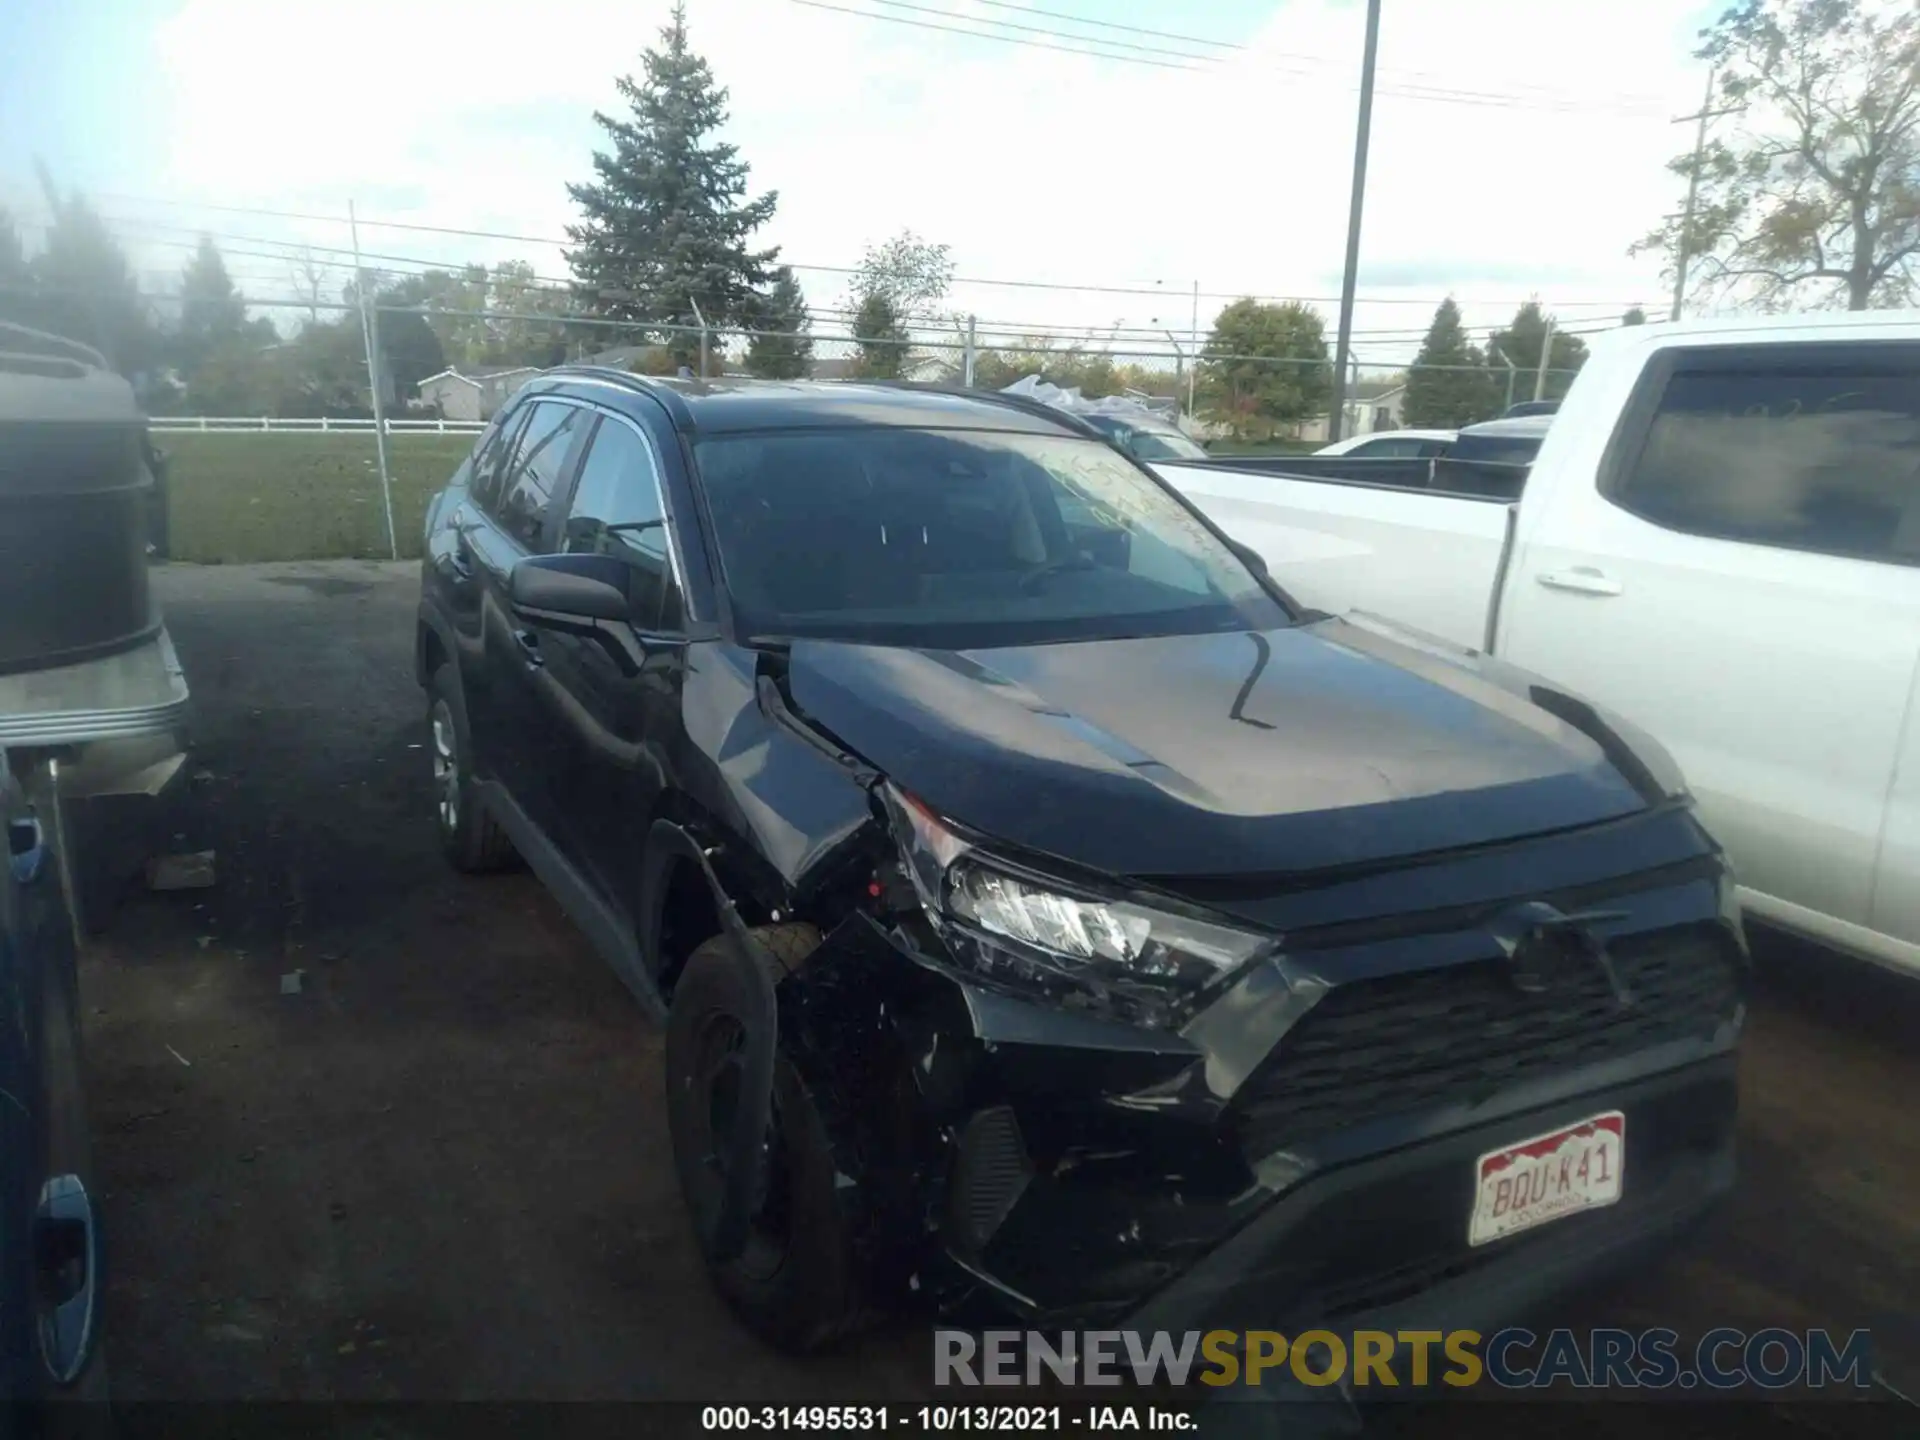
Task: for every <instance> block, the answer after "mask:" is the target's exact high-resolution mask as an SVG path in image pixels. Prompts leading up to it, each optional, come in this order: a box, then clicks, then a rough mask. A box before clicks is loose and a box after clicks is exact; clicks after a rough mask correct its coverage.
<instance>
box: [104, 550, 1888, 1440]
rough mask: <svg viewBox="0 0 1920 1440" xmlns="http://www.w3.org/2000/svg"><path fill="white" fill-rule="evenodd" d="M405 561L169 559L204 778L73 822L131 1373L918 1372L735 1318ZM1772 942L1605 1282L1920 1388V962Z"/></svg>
mask: <svg viewBox="0 0 1920 1440" xmlns="http://www.w3.org/2000/svg"><path fill="white" fill-rule="evenodd" d="M416 575H417V572H416V570H415V569H414V567H412V566H410V565H386V564H375V563H371V562H357V561H335V562H313V563H301V564H286V565H258V566H237V567H209V568H199V567H191V566H172V567H167V568H165V569H162V570H160V571H157V572H156V583H157V584H158V587H159V591H160V594H161V597H162V601H163V603H164V605H165V607H166V612H167V616H168V622H169V626H170V628H171V630H172V632H173V635H174V638H175V641H176V643H177V645H178V647H179V650H180V654H181V657H182V659H183V661H184V662H185V664H186V666H187V669H188V674H189V678H190V680H191V682H192V684H193V689H194V694H195V701H196V713H195V731H194V753H193V756H192V758H191V759H190V761H189V763H188V770H189V772H190V775H191V777H192V778H191V780H190V782H189V783H186V784H181V785H177V786H176V787H175V789H174V790H173V791H172V792H171V793H170V795H169V797H168V798H167V799H166V801H165V802H164V803H163V804H162V805H161V806H159V807H154V806H151V805H148V806H146V807H144V808H142V807H140V806H137V805H132V804H128V803H126V802H114V803H113V804H112V805H111V806H100V807H98V808H97V809H96V810H95V812H94V813H92V814H90V815H88V816H86V817H84V819H83V825H82V830H81V833H82V837H83V840H84V841H85V843H86V844H87V845H88V846H89V847H90V852H89V853H90V866H89V876H90V879H89V885H88V892H87V901H88V904H89V907H90V914H91V919H92V923H93V924H94V926H95V929H96V931H97V933H96V935H95V938H94V942H93V944H92V946H91V949H90V954H89V957H88V960H87V962H86V967H85V971H84V974H83V984H84V987H85V994H86V1004H87V1007H88V1017H87V1019H88V1033H87V1036H86V1041H87V1045H88V1059H89V1067H90V1087H91V1091H90V1102H91V1105H92V1107H93V1112H94V1116H95V1122H96V1132H97V1136H98V1140H97V1146H98V1154H97V1161H98V1166H99V1169H100V1171H101V1175H102V1180H103V1183H104V1186H105V1189H106V1192H107V1194H106V1201H105V1208H106V1221H107V1227H108V1235H109V1241H110V1246H111V1250H110V1290H109V1296H108V1306H107V1322H108V1331H107V1333H108V1336H109V1345H110V1355H111V1359H112V1365H113V1373H114V1382H115V1390H116V1393H117V1394H118V1396H120V1397H121V1398H125V1399H136V1400H137V1399H175V1400H236V1399H255V1398H260V1399H265V1398H276V1399H308V1400H330V1401H341V1400H359V1399H365V1400H386V1399H422V1398H424V1399H505V1398H513V1399H539V1398H556V1399H557V1398H568V1399H641V1398H681V1399H689V1400H701V1401H707V1402H712V1401H714V1400H716V1399H724V1400H727V1401H736V1402H758V1401H769V1402H779V1401H793V1400H801V1399H840V1400H864V1401H872V1400H879V1399H906V1398H909V1397H912V1396H915V1395H918V1394H920V1393H922V1390H923V1386H924V1384H925V1382H926V1380H927V1378H928V1371H929V1369H930V1348H929V1346H928V1343H927V1340H926V1337H925V1335H924V1332H923V1331H920V1330H918V1329H916V1328H914V1327H911V1326H907V1327H902V1328H901V1329H900V1330H898V1331H896V1332H894V1333H891V1334H882V1335H879V1336H876V1337H873V1338H870V1339H868V1340H866V1341H864V1342H862V1343H860V1344H859V1345H858V1346H857V1347H855V1348H854V1349H853V1350H851V1351H850V1352H848V1353H845V1354H842V1355H837V1356H833V1357H829V1358H826V1359H822V1360H816V1361H812V1362H809V1363H805V1364H801V1363H797V1362H794V1361H790V1360H787V1359H784V1358H782V1357H780V1356H778V1355H775V1354H773V1353H771V1352H769V1351H767V1350H766V1349H764V1348H763V1347H761V1346H760V1345H759V1344H758V1343H757V1342H755V1341H754V1340H752V1339H751V1338H750V1337H749V1336H747V1335H746V1334H745V1333H744V1332H743V1331H741V1330H740V1329H739V1328H738V1327H737V1326H736V1325H735V1324H734V1323H733V1321H732V1320H731V1319H730V1317H729V1316H728V1315H727V1313H726V1312H725V1310H724V1309H723V1308H722V1306H721V1304H720V1302H719V1301H718V1300H717V1299H716V1298H715V1297H714V1295H713V1293H712V1292H711V1291H710V1290H709V1288H708V1286H707V1284H706V1282H705V1280H704V1278H703V1276H702V1274H701V1271H700V1269H699V1265H698V1262H697V1260H696V1258H695V1256H694V1252H693V1248H692V1246H691V1244H690V1243H689V1239H688V1234H687V1230H686V1226H685V1222H684V1217H683V1214H682V1211H681V1207H680V1202H679V1198H678V1195H677V1192H676V1189H675V1185H674V1181H673V1176H672V1167H671V1162H670V1159H669V1149H668V1143H667V1136H666V1131H665V1121H664V1113H663V1106H662V1105H661V1104H660V1103H659V1093H658V1092H659V1085H660V1073H659V1072H660V1054H659V1050H660V1039H659V1036H658V1035H657V1034H655V1033H653V1032H652V1031H651V1030H650V1028H649V1027H648V1026H647V1024H646V1022H645V1021H644V1020H643V1018H642V1017H641V1015H640V1013H639V1011H638V1009H637V1007H636V1006H635V1005H634V1004H633V1003H632V1002H631V1001H630V999H629V997H628V996H627V994H626V992H625V991H624V990H623V989H622V988H621V987H620V985H619V984H618V983H617V982H616V981H615V979H614V978H613V976H612V974H611V972H610V971H609V970H608V969H607V968H606V967H605V966H604V965H603V964H602V963H601V962H600V961H599V960H598V959H597V958H596V957H595V956H594V955H593V954H592V953H591V952H590V951H589V949H588V947H587V945H586V943H585V942H584V940H583V939H582V938H581V937H580V936H579V935H578V934H577V933H576V932H575V931H574V930H573V929H572V927H571V926H570V925H569V924H568V922H567V921H566V920H565V919H564V918H563V917H562V915H561V914H560V912H559V910H558V909H557V907H556V906H555V905H554V904H553V903H552V902H551V901H550V900H549V899H548V897H547V896H546V894H545V892H544V891H543V890H542V889H541V887H540V886H539V885H538V883H537V882H535V881H534V880H533V879H531V878H530V877H529V876H526V875H524V874H521V875H508V876H503V877H497V878H487V879H469V878H463V877H459V876H456V875H454V874H453V873H452V872H451V871H450V870H448V869H447V867H446V866H445V865H444V864H443V863H442V862H441V860H440V857H439V854H438V851H437V849H436V847H435V843H434V835H433V829H432V824H431V819H430V807H429V800H428V783H427V782H428V765H427V756H426V751H425V750H424V749H423V748H422V744H423V741H424V739H425V736H424V725H423V723H422V702H421V699H420V694H419V691H418V690H417V689H416V688H415V686H414V683H413V677H412V671H411V664H412V656H411V648H410V647H411V636H412V616H413V606H414V600H415V596H416V593H417V579H416ZM202 849H212V850H214V851H215V852H216V854H217V857H218V859H217V865H218V883H217V884H216V885H215V886H214V887H213V888H212V889H208V890H199V891H182V892H176V893H166V894H156V893H150V892H149V891H148V890H147V889H146V888H145V886H144V883H143V880H142V877H141V873H140V872H141V867H142V863H143V861H144V859H145V858H146V856H147V855H148V854H151V853H153V852H154V851H156V850H168V851H193V850H202ZM1761 958H1762V961H1763V983H1762V987H1761V993H1760V996H1759V998H1758V1001H1757V1005H1756V1011H1755V1015H1754V1020H1753V1026H1752V1031H1751V1039H1750V1043H1749V1044H1748V1047H1747V1050H1746V1055H1745V1060H1744V1076H1743V1081H1744V1090H1745V1095H1744V1119H1743V1134H1742V1144H1743V1152H1742V1165H1743V1179H1742V1184H1741V1187H1740V1190H1739V1193H1738V1196H1737V1198H1736V1199H1735V1200H1734V1201H1733V1202H1732V1204H1731V1206H1730V1208H1729V1209H1728V1211H1727V1212H1726V1213H1725V1215H1724V1216H1723V1217H1722V1218H1721V1220H1720V1221H1719V1223H1717V1224H1716V1225H1715V1226H1714V1227H1713V1228H1712V1230H1711V1231H1710V1232H1709V1233H1708V1234H1706V1235H1704V1236H1703V1237H1701V1239H1700V1240H1699V1241H1698V1242H1697V1243H1695V1244H1694V1245H1692V1246H1691V1247H1690V1248H1689V1249H1687V1250H1686V1251H1684V1252H1683V1253H1681V1254H1679V1255H1677V1256H1676V1257H1675V1258H1674V1259H1673V1260H1672V1262H1671V1263H1669V1264H1668V1265H1666V1266H1665V1267H1664V1268H1662V1269H1661V1270H1659V1271H1658V1272H1656V1273H1651V1274H1645V1275H1637V1276H1630V1277H1623V1279H1622V1282H1621V1284H1620V1285H1619V1287H1618V1288H1617V1290H1615V1291H1614V1292H1612V1293H1610V1294H1609V1295H1607V1296H1605V1297H1603V1298H1602V1299H1600V1300H1598V1301H1595V1302H1592V1305H1591V1306H1590V1307H1588V1308H1587V1309H1586V1310H1585V1311H1584V1312H1583V1313H1584V1314H1585V1315H1586V1318H1589V1319H1591V1320H1594V1321H1596V1322H1598V1321H1605V1322H1609V1323H1621V1324H1630V1325H1653V1324H1671V1325H1673V1326H1674V1327H1676V1328H1678V1329H1680V1330H1682V1331H1683V1332H1688V1333H1697V1332H1699V1331H1701V1330H1704V1329H1706V1328H1709V1327H1711V1326H1713V1325H1733V1326H1740V1327H1743V1328H1747V1329H1757V1328H1760V1327H1762V1326H1765V1325H1784V1326H1788V1327H1792V1328H1801V1327H1805V1326H1813V1325H1828V1326H1831V1327H1834V1328H1836V1329H1839V1330H1842V1331H1848V1330H1852V1329H1854V1328H1857V1327H1867V1328H1870V1329H1871V1330H1873V1331H1874V1333H1875V1337H1876V1353H1877V1355H1878V1357H1879V1361H1878V1364H1879V1369H1880V1372H1881V1374H1882V1377H1883V1380H1884V1382H1885V1383H1886V1384H1887V1385H1888V1386H1890V1387H1893V1388H1895V1389H1897V1390H1901V1391H1904V1392H1905V1393H1906V1394H1908V1395H1920V1318H1917V1317H1916V1312H1917V1311H1920V1304H1917V1303H1916V1299H1915V1297H1917V1296H1920V1205H1917V1204H1916V1202H1915V1198H1914V1197H1915V1196H1916V1195H1920V1126H1916V1125H1915V1123H1914V1120H1913V1115H1914V1104H1915V1100H1916V1097H1920V1023H1917V1022H1920V985H1916V984H1909V983H1906V982H1903V981H1900V980H1896V979H1894V978H1893V977H1890V976H1886V975H1882V974H1880V973H1877V972H1872V971H1868V970H1866V969H1864V968H1862V967H1858V966H1854V965H1851V964H1849V963H1846V962H1843V961H1841V960H1839V959H1837V958H1836V957H1832V956H1829V955H1824V954H1818V953H1811V952H1807V951H1804V950H1801V949H1799V948H1797V947H1792V946H1788V945H1785V944H1767V945H1763V946H1762V947H1761ZM289 976H292V977H297V981H296V980H288V979H287V977H289ZM296 983H297V985H298V990H297V993H291V994H289V993H285V991H286V988H288V987H291V986H293V985H294V984H296ZM1892 1403H1897V1402H1892ZM1914 1418H1915V1420H1916V1427H1915V1428H1916V1429H1920V1412H1916V1413H1915V1416H1914ZM1636 1423H1637V1422H1636ZM1438 1428H1442V1427H1440V1426H1436V1427H1435V1433H1437V1430H1438ZM1556 1428H1564V1427H1562V1426H1560V1425H1558V1424H1557V1425H1556Z"/></svg>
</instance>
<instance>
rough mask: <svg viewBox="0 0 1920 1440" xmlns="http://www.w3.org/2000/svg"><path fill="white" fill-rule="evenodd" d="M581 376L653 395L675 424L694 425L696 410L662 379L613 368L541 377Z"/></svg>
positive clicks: (564, 370) (555, 371)
mask: <svg viewBox="0 0 1920 1440" xmlns="http://www.w3.org/2000/svg"><path fill="white" fill-rule="evenodd" d="M569 377H577V378H579V379H581V380H599V381H602V382H604V383H607V384H611V385H618V386H619V387H620V388H621V389H623V390H631V391H633V392H634V393H635V394H636V395H651V396H652V397H653V398H654V399H656V400H658V401H659V402H660V403H661V404H662V405H663V406H665V407H666V410H667V413H668V414H669V415H671V416H672V417H673V421H674V424H675V425H677V426H679V427H680V428H682V429H686V428H688V427H690V426H691V425H692V424H693V411H692V410H691V409H690V408H689V407H688V405H687V402H686V400H685V398H684V397H683V396H682V395H681V394H680V392H679V391H677V390H675V389H674V388H673V387H672V386H671V385H662V384H660V383H659V380H658V377H655V376H652V375H636V374H634V372H633V371H631V370H620V369H616V368H615V367H614V366H612V365H581V364H568V365H556V366H554V367H553V368H552V369H550V370H543V371H541V372H540V378H541V379H542V380H546V379H558V380H565V379H567V378H569Z"/></svg>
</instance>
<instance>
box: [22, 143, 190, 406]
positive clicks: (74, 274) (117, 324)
mask: <svg viewBox="0 0 1920 1440" xmlns="http://www.w3.org/2000/svg"><path fill="white" fill-rule="evenodd" d="M40 184H41V188H42V189H43V191H44V192H45V194H46V198H47V208H48V209H49V210H51V211H52V212H53V221H52V223H51V224H50V225H49V226H48V227H47V239H46V244H45V245H44V246H43V247H42V248H41V250H40V253H39V254H37V255H35V256H34V257H33V259H32V261H31V262H29V269H30V271H31V274H32V284H33V287H34V290H35V291H36V296H35V299H36V302H37V304H36V311H37V313H36V315H35V318H34V321H33V323H34V324H35V325H37V326H39V327H41V328H43V329H46V330H51V331H52V332H53V333H54V334H56V335H64V336H66V337H67V338H68V339H69V340H78V341H80V342H81V343H82V344H84V345H91V346H93V347H94V349H96V350H98V351H100V352H101V353H102V354H103V355H105V356H106V357H107V361H108V363H109V364H111V365H112V366H113V367H114V368H115V369H117V370H119V371H120V372H121V373H122V374H123V375H128V376H135V375H139V374H141V373H142V372H143V371H146V370H148V369H149V368H150V367H151V366H152V364H153V362H154V360H155V358H156V356H157V354H158V350H159V337H158V333H157V332H156V331H155V329H154V326H153V320H152V317H151V316H150V315H149V313H148V308H147V302H146V301H145V300H144V299H143V298H142V297H141V294H140V288H139V286H138V285H137V284H136V283H135V282H134V277H133V268H132V266H130V265H129V264H128V263H127V256H126V252H125V251H123V250H122V249H121V248H120V245H119V242H118V241H116V240H115V239H114V238H113V235H112V233H111V232H110V231H109V230H108V229H107V226H106V222H105V221H103V220H102V219H101V218H100V216H99V214H98V212H96V211H95V210H94V208H93V207H92V206H91V205H89V204H87V202H86V201H85V200H84V199H82V198H81V197H80V196H79V195H74V194H69V195H63V194H61V193H60V191H59V189H58V187H57V186H55V185H54V183H53V179H52V177H51V176H50V175H48V174H47V173H46V172H45V171H44V170H43V171H41V174H40Z"/></svg>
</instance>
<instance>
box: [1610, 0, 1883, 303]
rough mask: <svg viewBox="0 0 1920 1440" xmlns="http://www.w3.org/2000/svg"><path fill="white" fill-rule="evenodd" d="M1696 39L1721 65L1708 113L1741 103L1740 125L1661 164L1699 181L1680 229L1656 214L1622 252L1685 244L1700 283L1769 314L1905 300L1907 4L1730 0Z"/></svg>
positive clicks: (1679, 250)
mask: <svg viewBox="0 0 1920 1440" xmlns="http://www.w3.org/2000/svg"><path fill="white" fill-rule="evenodd" d="M1702 38H1703V39H1704V40H1705V42H1706V43H1705V44H1704V45H1703V46H1702V47H1701V49H1700V51H1699V55H1700V58H1701V59H1703V60H1707V61H1709V62H1711V63H1712V64H1713V65H1714V66H1715V67H1716V70H1717V72H1718V74H1719V84H1718V94H1717V96H1716V97H1715V102H1714V104H1712V105H1710V106H1709V107H1708V108H1709V109H1720V108H1736V107H1737V108H1739V109H1741V110H1742V112H1743V116H1742V122H1741V127H1740V129H1739V131H1738V132H1737V133H1735V134H1732V135H1731V136H1729V137H1728V138H1727V139H1724V140H1714V141H1712V142H1711V143H1709V144H1707V145H1705V146H1703V147H1702V148H1701V149H1700V150H1699V151H1698V152H1697V153H1695V152H1689V153H1688V154H1685V155H1682V156H1680V157H1678V158H1677V159H1675V160H1674V161H1673V162H1672V165H1671V167H1670V168H1671V169H1672V170H1673V171H1674V172H1675V173H1676V174H1678V175H1680V176H1681V177H1682V178H1685V179H1688V180H1694V181H1697V184H1698V197H1697V200H1696V203H1695V205H1694V207H1693V220H1692V225H1691V227H1690V228H1689V227H1688V226H1687V223H1686V220H1685V217H1675V218H1673V219H1670V220H1669V221H1668V222H1667V223H1666V224H1665V225H1663V226H1662V227H1661V228H1660V229H1659V230H1656V231H1654V232H1653V233H1652V234H1650V235H1648V236H1647V237H1646V238H1645V239H1643V240H1641V241H1640V242H1639V243H1638V244H1636V245H1635V246H1634V247H1633V248H1634V250H1635V251H1636V252H1638V251H1643V250H1658V251H1665V252H1666V253H1667V254H1668V255H1669V256H1670V257H1676V258H1677V257H1678V256H1680V255H1682V254H1684V255H1686V256H1687V257H1688V258H1689V261H1690V263H1691V264H1693V265H1694V266H1696V267H1697V273H1698V276H1699V285H1700V288H1701V290H1702V291H1704V292H1707V293H1710V294H1719V295H1723V296H1728V297H1737V296H1740V295H1750V296H1751V297H1752V298H1753V299H1754V300H1756V301H1757V302H1758V303H1759V304H1761V305H1762V306H1764V307H1767V308H1773V307H1777V306H1783V305H1786V304H1789V303H1799V304H1808V303H1813V304H1841V303H1844V304H1845V305H1846V307H1847V308H1848V309H1850V310H1865V309H1869V308H1872V307H1877V306H1892V305H1900V304H1904V303H1907V302H1909V301H1910V300H1912V299H1913V298H1914V296H1915V293H1916V278H1917V277H1916V274H1915V264H1916V257H1920V11H1917V10H1915V9H1914V7H1913V6H1912V5H1911V3H1899V4H1895V3H1889V0H1744V3H1741V4H1739V5H1737V6H1735V7H1734V8H1733V9H1731V10H1729V11H1728V12H1727V13H1726V14H1725V15H1723V16H1722V17H1721V18H1720V19H1719V20H1718V21H1716V22H1715V23H1714V24H1713V25H1712V26H1711V27H1709V28H1708V29H1707V30H1705V31H1703V32H1702ZM1669 273H1671V270H1670V272H1669Z"/></svg>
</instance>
